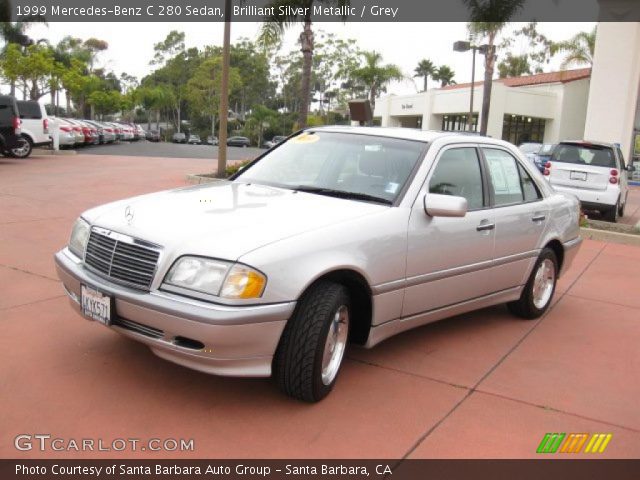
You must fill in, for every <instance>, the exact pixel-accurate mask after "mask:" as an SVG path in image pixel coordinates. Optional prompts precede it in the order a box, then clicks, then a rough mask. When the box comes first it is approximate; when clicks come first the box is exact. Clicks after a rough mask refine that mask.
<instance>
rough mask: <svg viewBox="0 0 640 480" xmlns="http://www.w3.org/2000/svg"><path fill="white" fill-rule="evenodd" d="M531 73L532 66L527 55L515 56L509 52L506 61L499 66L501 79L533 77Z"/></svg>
mask: <svg viewBox="0 0 640 480" xmlns="http://www.w3.org/2000/svg"><path fill="white" fill-rule="evenodd" d="M531 73H532V72H531V65H530V64H529V56H528V55H527V54H523V55H513V54H512V53H511V52H508V53H507V55H506V57H505V59H504V60H502V61H501V62H500V63H499V64H498V76H499V77H500V78H507V77H520V76H522V75H531Z"/></svg>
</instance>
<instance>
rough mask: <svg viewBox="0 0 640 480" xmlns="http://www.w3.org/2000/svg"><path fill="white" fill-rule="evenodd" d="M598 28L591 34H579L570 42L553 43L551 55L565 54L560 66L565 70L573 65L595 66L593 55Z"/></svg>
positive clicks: (594, 28)
mask: <svg viewBox="0 0 640 480" xmlns="http://www.w3.org/2000/svg"><path fill="white" fill-rule="evenodd" d="M596 33H597V27H593V30H591V31H590V32H579V33H577V34H575V35H574V36H573V37H571V38H570V39H569V40H565V41H563V42H557V43H553V44H552V45H551V54H552V55H555V54H557V53H560V52H562V53H564V54H565V57H564V59H563V60H562V63H561V64H560V68H562V69H563V70H564V69H566V68H568V67H570V66H573V65H588V66H590V67H591V66H592V65H593V54H594V52H595V49H596Z"/></svg>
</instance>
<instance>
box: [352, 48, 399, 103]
mask: <svg viewBox="0 0 640 480" xmlns="http://www.w3.org/2000/svg"><path fill="white" fill-rule="evenodd" d="M362 55H363V56H364V66H362V67H360V68H357V69H355V70H354V71H353V72H352V73H351V75H352V77H353V79H354V80H356V81H357V82H358V83H360V84H362V85H365V86H366V88H367V90H369V102H370V103H371V111H372V112H373V111H374V110H375V108H376V98H377V97H378V95H380V93H381V91H382V90H384V88H385V86H386V85H387V84H388V83H389V82H391V81H393V80H402V79H404V78H405V76H404V75H403V74H402V72H401V71H400V68H399V67H398V66H396V65H392V64H387V65H381V64H380V62H381V61H382V55H381V54H380V53H378V52H376V51H373V52H362Z"/></svg>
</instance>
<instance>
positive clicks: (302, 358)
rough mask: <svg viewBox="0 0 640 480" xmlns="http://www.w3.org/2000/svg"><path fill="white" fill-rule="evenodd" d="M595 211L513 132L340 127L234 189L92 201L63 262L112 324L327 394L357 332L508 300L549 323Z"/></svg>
mask: <svg viewBox="0 0 640 480" xmlns="http://www.w3.org/2000/svg"><path fill="white" fill-rule="evenodd" d="M579 212H580V210H579V202H578V200H577V199H576V198H575V197H574V196H572V195H570V194H561V193H556V192H555V191H554V190H553V189H552V187H550V186H549V184H548V183H547V182H546V181H544V179H543V177H542V175H541V174H540V173H539V172H538V171H537V169H535V168H534V167H533V166H532V164H531V163H530V162H527V161H526V159H525V158H524V157H523V155H522V154H521V153H520V152H519V151H518V149H517V148H516V147H514V146H513V145H511V144H509V143H506V142H503V141H499V140H494V139H490V138H484V137H481V136H469V135H459V134H452V133H438V132H426V131H417V130H409V129H383V128H361V127H354V128H350V127H323V128H313V129H307V130H305V131H303V132H300V133H298V134H297V135H294V136H292V137H291V138H289V139H288V140H286V141H285V142H283V143H281V144H278V145H276V146H275V147H274V148H273V149H271V150H269V151H268V152H266V153H264V155H262V156H261V157H259V158H258V159H256V160H255V161H254V162H252V163H251V164H249V165H248V166H247V167H245V168H244V169H242V170H240V172H239V173H237V174H236V175H235V176H234V177H232V178H231V179H230V180H228V181H219V182H215V183H212V184H206V185H198V186H195V187H187V188H179V189H176V190H169V191H165V192H160V193H155V194H150V195H143V196H140V197H135V198H130V199H127V200H122V201H119V202H115V203H110V204H107V205H103V206H100V207H97V208H93V209H91V210H88V211H86V212H85V213H83V214H82V215H81V217H80V218H79V219H78V220H77V221H76V223H75V225H74V226H73V231H72V233H71V238H70V240H69V244H68V245H67V246H66V247H65V248H64V249H62V250H61V251H60V252H58V253H57V254H56V255H55V261H56V265H57V271H58V275H59V277H60V279H61V280H62V282H63V284H64V287H65V289H66V292H67V293H68V295H69V297H70V299H71V304H72V306H73V307H74V308H75V309H76V310H77V311H78V312H80V314H81V315H82V316H84V317H85V318H87V319H89V320H92V321H94V322H95V323H96V324H101V325H104V326H106V327H108V328H111V329H113V330H115V331H117V332H119V333H121V334H123V335H126V336H128V337H131V338H134V339H135V340H138V341H140V342H142V343H145V344H147V345H148V346H149V347H150V348H151V349H152V350H153V352H154V353H156V354H157V355H158V356H160V357H162V358H164V359H166V360H170V361H172V362H175V363H178V364H180V365H184V366H186V367H190V368H193V369H196V370H200V371H203V372H208V373H212V374H218V375H233V376H264V377H267V376H271V375H272V376H273V377H274V378H275V380H276V383H277V384H278V385H279V387H280V388H281V389H282V390H283V391H284V392H286V393H287V394H289V395H291V396H294V397H296V398H299V399H302V400H306V401H318V400H320V399H322V398H323V397H324V396H326V395H327V394H328V393H329V392H330V391H331V389H332V388H333V386H334V384H335V382H336V378H337V375H338V372H339V370H340V366H341V364H342V360H343V358H344V353H345V349H346V348H347V344H348V343H349V342H351V343H355V344H360V345H363V346H364V347H366V348H370V347H373V346H374V345H376V344H378V343H380V342H381V341H383V340H385V339H386V338H389V337H391V336H392V335H395V334H397V333H399V332H402V331H405V330H408V329H411V328H414V327H417V326H420V325H424V324H427V323H430V322H433V321H436V320H440V319H443V318H446V317H449V316H452V315H458V314H461V313H464V312H468V311H471V310H474V309H477V308H482V307H487V306H489V305H495V304H499V303H507V305H508V306H509V309H510V310H511V312H513V313H514V314H515V315H517V316H520V317H522V318H527V319H533V318H537V317H540V316H541V315H542V314H543V313H544V312H545V311H546V310H547V309H548V308H549V305H550V303H551V300H552V297H553V294H554V290H555V286H556V281H557V279H558V276H559V275H560V274H561V273H562V272H563V271H565V270H566V269H567V268H568V267H569V265H570V263H571V262H572V260H573V258H574V256H575V254H576V252H577V250H578V247H579V245H580V242H581V239H580V237H579V226H578V218H579Z"/></svg>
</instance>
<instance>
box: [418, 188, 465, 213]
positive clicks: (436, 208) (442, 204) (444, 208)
mask: <svg viewBox="0 0 640 480" xmlns="http://www.w3.org/2000/svg"><path fill="white" fill-rule="evenodd" d="M424 211H425V213H426V214H427V215H429V216H430V217H464V216H465V215H466V214H467V199H466V198H464V197H454V196H452V195H438V194H435V193H427V194H426V195H425V196H424Z"/></svg>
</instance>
